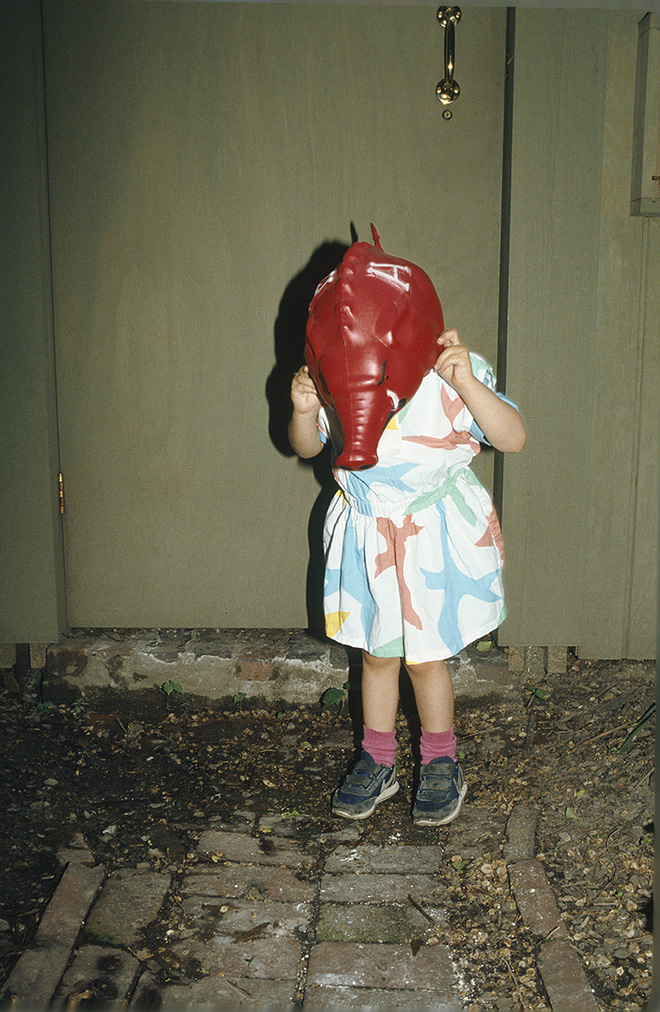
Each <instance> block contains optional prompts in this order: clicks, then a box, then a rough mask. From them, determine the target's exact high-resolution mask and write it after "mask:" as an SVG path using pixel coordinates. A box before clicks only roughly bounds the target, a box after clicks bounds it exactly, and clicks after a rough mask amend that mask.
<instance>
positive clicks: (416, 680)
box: [406, 661, 454, 733]
mask: <svg viewBox="0 0 660 1012" xmlns="http://www.w3.org/2000/svg"><path fill="white" fill-rule="evenodd" d="M406 669H407V671H408V674H409V675H410V681H411V682H412V687H413V691H414V693H415V702H416V704H417V712H418V713H419V720H420V723H421V725H422V727H423V728H424V730H425V731H431V732H433V733H436V732H439V731H448V730H449V729H450V728H451V727H452V726H453V723H454V688H453V685H452V682H451V674H450V673H449V668H448V667H447V665H446V664H445V662H444V661H426V662H425V663H423V664H411V663H410V662H409V661H406Z"/></svg>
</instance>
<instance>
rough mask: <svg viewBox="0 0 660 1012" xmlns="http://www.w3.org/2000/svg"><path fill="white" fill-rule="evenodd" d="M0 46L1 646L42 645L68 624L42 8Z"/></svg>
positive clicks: (11, 25) (28, 1)
mask: <svg viewBox="0 0 660 1012" xmlns="http://www.w3.org/2000/svg"><path fill="white" fill-rule="evenodd" d="M0 38H1V42H0V51H1V52H2V54H3V55H2V60H1V61H0V108H1V110H2V159H1V161H2V182H1V185H0V384H1V385H0V643H2V642H5V643H14V642H26V641H32V642H37V643H39V642H43V641H46V640H48V639H49V638H52V637H53V635H57V634H58V632H59V630H60V629H62V628H63V627H64V625H65V623H66V615H65V608H64V579H63V576H64V574H63V556H62V536H61V526H60V522H59V514H58V511H57V510H58V499H57V473H58V447H57V421H56V414H55V381H54V361H53V332H52V315H51V283H50V256H49V246H48V199H47V187H46V158H45V124H44V106H43V78H42V72H41V69H42V46H41V17H40V11H39V3H38V2H32V0H25V2H23V3H20V4H13V5H6V6H3V10H2V16H1V17H0Z"/></svg>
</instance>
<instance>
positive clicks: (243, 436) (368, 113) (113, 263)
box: [44, 0, 506, 626]
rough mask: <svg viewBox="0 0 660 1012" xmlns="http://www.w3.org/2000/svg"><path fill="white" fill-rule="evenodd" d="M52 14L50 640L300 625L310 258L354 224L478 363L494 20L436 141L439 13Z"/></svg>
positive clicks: (495, 103)
mask: <svg viewBox="0 0 660 1012" xmlns="http://www.w3.org/2000/svg"><path fill="white" fill-rule="evenodd" d="M44 10H45V37H46V50H45V54H46V60H45V65H46V84H47V95H48V112H49V156H50V179H51V201H52V205H51V206H52V223H53V278H54V296H55V297H54V305H55V321H56V328H55V329H56V345H57V365H58V401H59V419H60V437H61V452H62V467H63V471H64V476H65V482H66V492H67V514H66V517H65V521H64V532H65V548H66V563H67V591H68V596H67V603H68V614H69V621H70V623H71V624H72V625H75V626H86V625H99V626H108V625H110V626H115V625H117V626H140V625H145V626H154V625H156V626H305V625H306V623H307V618H308V616H307V609H306V600H305V586H306V577H307V566H308V559H309V544H308V523H309V518H310V512H311V511H312V509H313V507H314V504H315V502H316V500H317V497H318V496H319V493H320V485H319V471H318V470H317V471H316V472H314V471H312V469H310V467H309V466H306V465H303V464H301V463H300V462H299V461H297V460H296V459H294V458H293V457H292V456H291V455H287V450H286V449H285V446H284V441H283V439H282V434H281V431H282V428H284V427H285V426H286V421H287V418H286V417H285V412H286V410H287V409H288V407H289V403H290V402H289V398H288V388H289V384H290V378H291V375H292V369H289V370H288V372H287V369H286V367H287V366H291V364H292V362H293V360H294V359H295V355H293V354H292V352H291V350H290V346H291V344H295V342H296V340H297V339H299V338H300V337H301V336H302V332H303V331H302V329H303V327H304V323H305V318H306V311H307V304H308V300H309V299H310V298H311V295H312V293H313V290H314V287H315V284H316V283H317V282H318V281H319V280H321V277H322V276H323V275H324V274H325V273H327V272H328V271H329V270H330V269H331V267H333V266H335V264H334V263H332V264H326V265H324V266H323V268H322V272H321V273H320V274H319V273H318V270H319V268H318V266H316V268H315V270H316V276H315V277H312V275H313V271H312V270H311V269H310V268H309V267H308V262H309V259H310V257H312V256H313V254H314V251H315V250H317V249H318V247H320V246H322V245H323V244H324V243H327V242H329V241H330V242H331V241H333V240H337V239H339V240H342V241H343V242H345V243H349V242H350V225H351V222H354V224H355V226H356V228H357V230H358V233H359V236H360V238H363V239H364V238H370V231H369V223H370V221H374V222H375V223H376V225H377V227H378V229H379V231H380V234H381V237H382V241H383V246H384V248H385V249H389V250H391V251H393V252H397V253H400V254H401V255H404V256H406V257H407V258H409V259H411V260H413V261H415V262H417V263H419V264H421V265H422V266H424V267H425V268H426V270H427V271H428V272H429V274H430V275H431V276H432V277H433V278H434V279H435V281H436V284H437V287H438V291H439V293H440V296H441V299H442V302H443V306H444V309H445V315H446V318H447V321H448V322H449V323H453V324H454V325H457V326H458V327H459V328H460V329H461V331H462V333H463V334H464V335H465V336H466V339H467V340H469V341H470V343H472V345H473V346H474V347H476V348H479V349H481V350H482V351H483V352H484V353H485V354H486V355H487V356H489V357H490V358H491V359H494V358H495V355H496V346H497V312H498V260H499V226H500V174H501V161H502V156H501V137H502V104H503V98H502V96H503V76H504V34H505V22H506V17H505V11H504V10H503V9H498V10H490V11H489V10H479V11H475V12H474V13H472V14H470V15H469V16H465V17H464V18H463V20H462V21H461V26H460V29H461V34H460V45H461V50H460V52H461V57H460V59H461V80H460V83H461V87H462V91H463V94H462V97H461V104H460V106H458V107H457V109H456V111H455V113H454V117H453V119H452V120H451V121H450V122H448V121H446V120H443V118H442V107H441V106H440V104H439V103H438V101H437V99H436V96H435V88H436V84H437V82H438V79H439V77H440V76H441V74H442V67H441V61H442V38H443V36H442V33H441V31H440V29H439V26H438V24H437V20H436V17H435V9H434V8H428V7H412V8H399V7H393V6H386V7H374V6H363V7H350V6H344V7H339V8H334V7H330V6H302V7H301V6H292V5H287V4H280V5H267V4H240V3H238V4H204V3H202V4H189V3H182V4H179V3H163V4H150V3H146V4H144V3H139V2H129V3H120V2H117V3H112V4H108V3H104V2H95V0H84V2H82V3H81V2H74V0H65V2H61V0H47V2H46V4H45V6H44ZM301 272H306V274H305V277H303V278H302V279H301V278H300V273H301ZM303 295H304V297H303ZM275 366H280V368H279V369H278V370H277V372H276V374H275V376H273V370H274V368H275ZM279 381H281V383H282V386H280V385H278V383H279ZM280 395H284V396H282V397H281V396H280ZM480 463H481V464H482V472H483V473H484V474H485V476H486V479H487V480H488V478H489V469H492V457H491V458H488V457H487V455H484V460H483V461H482V462H480ZM484 464H485V467H484V466H483V465H484ZM317 512H318V511H317ZM315 517H316V512H315ZM319 533H320V532H319V529H318V525H316V527H315V529H314V531H313V535H314V537H313V542H314V545H315V546H317V545H319V544H320V539H319ZM317 554H318V548H317ZM316 580H317V584H319V587H320V583H319V581H320V573H317V577H316Z"/></svg>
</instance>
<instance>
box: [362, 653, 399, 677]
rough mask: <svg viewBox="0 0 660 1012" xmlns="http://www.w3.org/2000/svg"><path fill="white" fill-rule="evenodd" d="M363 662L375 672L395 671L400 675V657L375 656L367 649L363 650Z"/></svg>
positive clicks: (383, 673) (384, 673) (387, 672)
mask: <svg viewBox="0 0 660 1012" xmlns="http://www.w3.org/2000/svg"><path fill="white" fill-rule="evenodd" d="M362 663H363V666H364V667H365V668H368V670H369V671H371V672H373V673H374V674H382V675H388V674H392V673H395V674H397V675H398V673H399V668H400V667H401V658H400V657H374V655H373V654H370V653H367V651H366V650H363V651H362Z"/></svg>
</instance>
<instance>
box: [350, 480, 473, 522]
mask: <svg viewBox="0 0 660 1012" xmlns="http://www.w3.org/2000/svg"><path fill="white" fill-rule="evenodd" d="M466 472H467V473H466ZM468 475H471V476H472V477H473V478H475V481H478V479H477V478H476V476H474V475H472V472H471V471H470V470H469V468H465V469H463V468H458V469H457V470H455V471H450V472H449V473H448V474H447V475H446V477H445V479H444V481H442V482H441V483H440V485H437V486H435V488H431V489H428V490H427V491H425V492H418V493H417V495H414V496H413V497H412V498H410V497H407V498H406V499H403V498H402V499H399V500H397V501H396V502H392V501H390V500H389V499H369V500H364V499H357V498H356V497H355V496H354V495H351V493H350V492H347V491H346V489H344V488H340V490H339V493H338V494H339V495H341V496H342V497H343V498H344V499H345V500H346V502H347V503H348V504H349V506H351V507H352V508H353V509H354V510H355V511H356V512H357V513H361V514H362V515H363V516H368V517H389V518H395V517H405V516H408V515H409V514H411V513H419V512H420V510H424V509H427V508H428V507H429V506H433V505H434V504H435V503H437V502H440V500H441V499H444V498H445V497H446V496H448V495H451V493H452V492H453V491H454V490H455V488H456V486H457V484H458V482H459V481H461V479H467V480H468V482H469V477H468Z"/></svg>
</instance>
